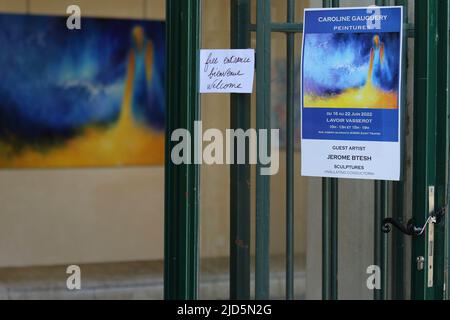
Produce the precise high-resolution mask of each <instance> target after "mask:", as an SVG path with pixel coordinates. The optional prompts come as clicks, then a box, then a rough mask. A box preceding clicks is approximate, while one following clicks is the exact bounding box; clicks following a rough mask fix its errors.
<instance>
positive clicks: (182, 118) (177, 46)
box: [164, 0, 200, 300]
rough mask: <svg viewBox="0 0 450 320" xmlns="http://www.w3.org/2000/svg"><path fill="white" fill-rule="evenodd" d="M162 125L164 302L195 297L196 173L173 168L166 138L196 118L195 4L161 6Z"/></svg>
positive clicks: (192, 168) (172, 1) (179, 1)
mask: <svg viewBox="0 0 450 320" xmlns="http://www.w3.org/2000/svg"><path fill="white" fill-rule="evenodd" d="M166 3H167V9H166V10H167V11H166V12H167V41H166V43H167V64H166V65H167V83H166V86H167V120H166V160H165V161H166V163H165V257H164V297H165V298H166V299H177V300H190V299H196V298H197V287H198V264H199V256H198V216H199V194H200V188H199V168H198V166H196V165H189V164H183V165H179V166H176V165H174V164H173V163H172V161H171V150H172V148H173V146H174V145H175V143H174V142H172V141H171V134H172V132H173V131H174V130H176V129H178V128H185V129H188V130H189V131H190V132H191V133H193V132H194V121H196V120H198V119H199V118H200V103H199V95H198V63H199V57H198V54H199V48H200V32H199V31H200V30H199V26H200V0H191V1H184V0H168V1H167V2H166Z"/></svg>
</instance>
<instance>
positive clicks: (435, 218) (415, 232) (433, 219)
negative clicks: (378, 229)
mask: <svg viewBox="0 0 450 320" xmlns="http://www.w3.org/2000/svg"><path fill="white" fill-rule="evenodd" d="M433 202H434V200H433ZM446 211H447V206H445V207H442V208H440V209H439V210H433V211H432V212H431V214H430V215H429V216H428V219H427V221H426V222H425V224H424V225H423V226H422V227H418V226H415V225H414V224H413V221H412V219H410V220H409V221H408V223H407V224H406V226H404V225H402V224H401V223H400V222H399V221H398V220H396V219H394V218H386V219H384V220H383V226H382V231H383V232H384V233H390V232H391V230H392V227H391V225H392V226H394V227H395V228H397V229H398V230H400V231H401V232H402V233H403V234H406V235H408V236H413V237H419V236H421V235H423V234H424V232H425V230H426V229H427V226H428V225H429V224H431V223H433V224H439V223H441V221H442V219H443V218H444V216H445V213H446Z"/></svg>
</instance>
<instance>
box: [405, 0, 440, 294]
mask: <svg viewBox="0 0 450 320" xmlns="http://www.w3.org/2000/svg"><path fill="white" fill-rule="evenodd" d="M437 10H438V6H437V0H426V1H424V0H416V1H415V26H416V37H415V56H414V58H415V63H414V66H415V82H414V84H415V88H414V164H413V209H414V211H413V223H414V224H415V225H418V226H420V225H424V224H425V222H426V220H427V219H428V217H429V214H430V212H429V201H428V199H429V187H432V186H435V185H436V166H435V157H436V102H437V101H436V95H437V89H436V87H437V43H436V41H437V16H438V13H437ZM429 228H430V226H428V227H427V231H426V232H425V233H424V234H423V235H422V236H420V237H414V238H413V242H412V270H411V278H412V279H411V286H412V290H411V291H412V292H411V298H412V299H414V300H422V299H424V300H427V299H433V298H434V295H433V288H430V287H429V286H428V271H427V269H428V268H427V266H428V254H429V253H431V252H429V248H428V238H429V234H428V230H429ZM421 257H423V258H424V262H425V264H424V265H425V268H424V270H420V269H421V268H418V267H417V259H420V258H421Z"/></svg>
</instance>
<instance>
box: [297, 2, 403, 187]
mask: <svg viewBox="0 0 450 320" xmlns="http://www.w3.org/2000/svg"><path fill="white" fill-rule="evenodd" d="M402 21H403V10H402V7H368V8H338V9H336V8H333V9H306V10H305V14H304V33H303V49H302V71H301V115H302V117H301V119H302V120H301V121H302V129H301V159H302V160H301V161H302V165H301V168H302V175H303V176H312V177H330V178H349V179H369V180H390V181H399V180H400V172H401V139H402V138H401V107H402V106H401V101H402V97H401V95H402V88H401V85H402V78H401V77H402V72H401V68H402V46H403V43H402V39H403V38H402V33H403V28H402V26H403V23H402Z"/></svg>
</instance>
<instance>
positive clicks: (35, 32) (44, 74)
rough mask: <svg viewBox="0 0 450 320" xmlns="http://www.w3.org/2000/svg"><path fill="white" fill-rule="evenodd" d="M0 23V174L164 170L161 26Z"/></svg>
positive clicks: (37, 19) (58, 20)
mask: <svg viewBox="0 0 450 320" xmlns="http://www.w3.org/2000/svg"><path fill="white" fill-rule="evenodd" d="M66 19H67V18H66V17H51V16H33V15H11V14H8V15H0V43H1V44H2V50H0V70H1V77H0V167H1V168H47V167H50V168H51V167H56V168H58V167H98V166H121V165H161V164H163V162H164V123H165V88H164V83H165V74H164V70H165V43H164V42H165V40H164V39H165V25H164V22H160V21H138V20H118V19H99V18H84V19H83V20H82V29H81V30H68V29H67V27H66Z"/></svg>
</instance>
